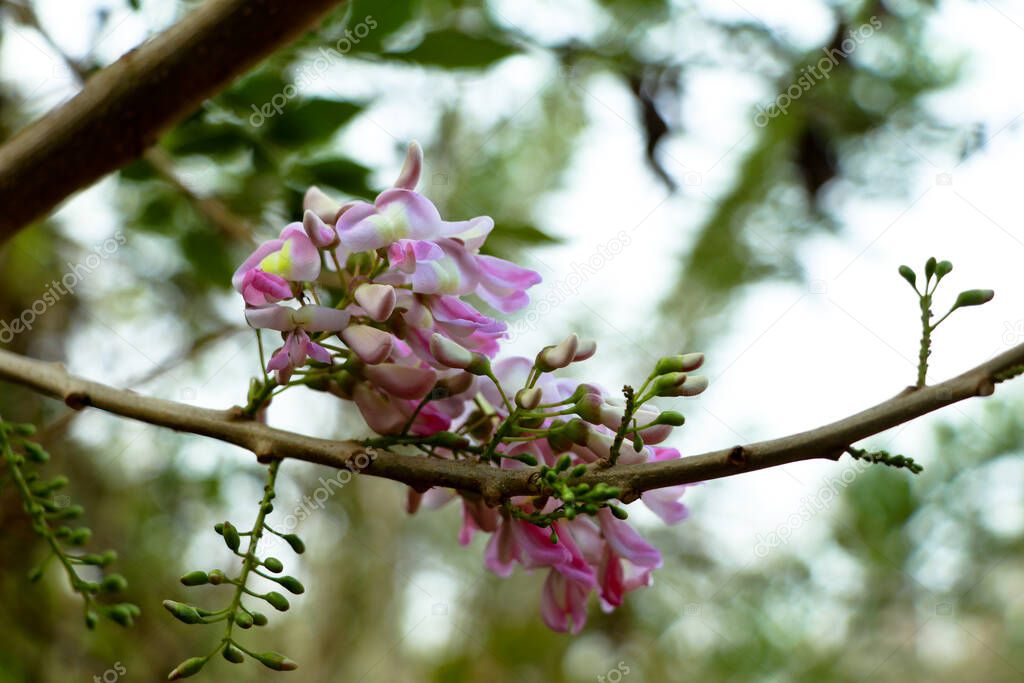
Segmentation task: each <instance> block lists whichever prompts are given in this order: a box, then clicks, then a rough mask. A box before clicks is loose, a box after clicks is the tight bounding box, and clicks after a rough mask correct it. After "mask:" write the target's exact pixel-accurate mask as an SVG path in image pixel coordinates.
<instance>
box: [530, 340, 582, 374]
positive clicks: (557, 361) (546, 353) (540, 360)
mask: <svg viewBox="0 0 1024 683" xmlns="http://www.w3.org/2000/svg"><path fill="white" fill-rule="evenodd" d="M579 343H580V338H579V337H578V336H576V333H575V332H574V333H572V334H570V335H569V336H568V337H566V338H565V339H564V340H562V341H561V342H560V343H558V344H555V345H554V346H546V347H544V349H543V350H541V352H540V353H538V354H537V361H536V363H535V364H536V366H537V368H538V369H539V370H540V371H541V372H551V371H552V370H558V369H560V368H564V367H565V366H567V365H569V363H571V362H572V361H573V359H574V358H575V357H576V350H577V349H578V348H579Z"/></svg>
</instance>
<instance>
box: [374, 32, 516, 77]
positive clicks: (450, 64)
mask: <svg viewBox="0 0 1024 683" xmlns="http://www.w3.org/2000/svg"><path fill="white" fill-rule="evenodd" d="M518 52H519V48H517V47H516V46H514V45H510V44H508V43H505V42H501V41H498V40H494V39H493V38H488V37H483V36H473V35H469V34H468V33H463V32H462V31H458V30H455V29H443V30H440V31H434V32H432V33H428V34H426V35H425V36H424V37H423V40H422V41H420V44H419V45H417V46H416V47H414V48H412V49H411V50H408V51H406V52H389V53H387V54H385V55H384V56H385V57H389V58H391V59H396V60H399V61H403V62H413V63H414V64H421V65H423V66H436V67H441V68H445V69H483V68H485V67H488V66H491V65H492V64H495V63H496V62H499V61H501V60H502V59H505V58H506V57H509V56H511V55H514V54H516V53H518Z"/></svg>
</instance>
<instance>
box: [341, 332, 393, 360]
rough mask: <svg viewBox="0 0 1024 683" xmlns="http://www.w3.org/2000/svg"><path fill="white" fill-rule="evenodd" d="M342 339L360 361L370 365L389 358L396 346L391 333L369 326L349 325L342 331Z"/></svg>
mask: <svg viewBox="0 0 1024 683" xmlns="http://www.w3.org/2000/svg"><path fill="white" fill-rule="evenodd" d="M341 339H342V341H344V342H345V344H346V345H347V346H348V347H349V348H350V349H352V351H353V353H355V354H356V355H357V356H359V358H360V360H362V361H363V362H364V363H368V364H370V365H376V364H377V363H380V362H381V361H383V360H384V359H385V358H387V357H388V356H389V355H390V354H391V348H392V345H393V344H394V337H392V336H391V335H390V334H389V333H387V332H385V331H384V330H378V329H377V328H375V327H370V326H368V325H349V326H348V327H346V328H345V329H344V330H343V331H342V333H341Z"/></svg>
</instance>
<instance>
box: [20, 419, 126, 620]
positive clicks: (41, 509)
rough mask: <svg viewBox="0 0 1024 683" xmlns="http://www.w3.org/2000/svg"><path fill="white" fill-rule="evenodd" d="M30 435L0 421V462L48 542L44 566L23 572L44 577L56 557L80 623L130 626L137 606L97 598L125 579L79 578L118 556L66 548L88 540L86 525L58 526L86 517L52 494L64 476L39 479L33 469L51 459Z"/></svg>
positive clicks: (29, 429)
mask: <svg viewBox="0 0 1024 683" xmlns="http://www.w3.org/2000/svg"><path fill="white" fill-rule="evenodd" d="M33 434H35V427H34V426H33V425H30V424H16V423H11V422H4V421H3V420H0V464H2V465H3V466H4V467H5V468H6V469H7V470H8V473H9V475H10V478H11V480H12V481H13V482H14V485H15V488H16V489H17V490H18V493H19V495H20V496H21V499H22V507H23V508H24V510H25V512H26V513H28V515H29V517H30V518H31V522H32V530H33V531H34V532H35V533H36V534H37V535H39V536H40V537H41V538H42V539H44V540H45V541H46V542H47V545H48V546H49V547H50V554H49V555H48V556H47V557H46V558H45V559H44V560H43V562H42V563H41V564H40V565H38V566H36V567H33V568H32V569H30V570H29V572H28V580H29V581H30V582H32V583H35V582H38V581H40V580H41V579H42V578H43V575H44V573H45V567H46V565H47V564H48V563H49V561H50V560H52V559H56V560H57V561H58V564H60V565H61V566H62V567H63V568H64V572H65V574H66V575H67V578H68V582H69V584H70V586H71V590H73V591H74V592H76V593H78V594H79V595H80V596H82V599H83V600H84V613H85V625H86V627H87V628H89V629H92V628H95V626H96V624H97V623H98V622H99V619H100V617H105V618H107V619H110V620H111V621H113V622H114V623H116V624H120V625H121V626H131V625H132V623H133V621H134V620H135V618H136V617H138V616H139V614H140V612H139V608H138V607H137V606H136V605H134V604H132V603H130V602H115V603H110V602H103V603H101V602H100V600H99V598H100V596H114V595H118V594H121V593H124V592H125V590H127V588H128V581H127V580H126V579H125V578H124V577H123V576H121V575H120V574H107V575H106V576H103V577H101V578H100V579H99V580H96V581H87V580H85V579H83V578H82V577H81V576H80V575H79V574H78V567H80V566H93V567H99V568H105V567H108V566H109V565H111V564H113V562H114V561H115V560H116V559H117V553H115V552H114V551H113V550H107V551H105V552H103V553H77V554H76V553H72V552H69V551H68V550H67V549H66V548H65V546H72V547H81V546H84V545H85V544H86V543H88V542H89V539H90V538H91V537H92V530H91V529H89V528H87V527H77V528H72V527H70V526H67V525H65V524H57V523H58V522H64V521H70V520H75V519H79V518H80V517H82V515H83V514H84V513H85V510H84V508H82V506H81V505H72V504H70V499H68V497H67V496H65V495H60V496H55V495H54V494H56V493H57V492H58V491H61V490H62V489H64V488H65V487H66V486H67V485H68V478H67V477H66V476H64V475H57V476H55V477H53V478H52V479H49V480H45V479H42V478H41V476H40V474H39V472H38V471H37V468H38V467H39V466H41V465H45V464H46V463H48V462H49V461H50V454H49V453H48V452H47V451H46V449H45V448H43V447H42V446H41V445H40V444H39V443H37V442H35V441H31V440H29V438H28V437H31V436H32V435H33Z"/></svg>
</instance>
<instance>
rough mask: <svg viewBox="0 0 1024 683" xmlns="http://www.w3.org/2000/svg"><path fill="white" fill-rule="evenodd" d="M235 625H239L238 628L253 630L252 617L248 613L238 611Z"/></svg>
mask: <svg viewBox="0 0 1024 683" xmlns="http://www.w3.org/2000/svg"><path fill="white" fill-rule="evenodd" d="M235 623H236V624H238V628H245V629H249V628H252V617H251V616H250V615H249V613H248V612H244V611H242V610H238V611H237V612H235Z"/></svg>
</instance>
